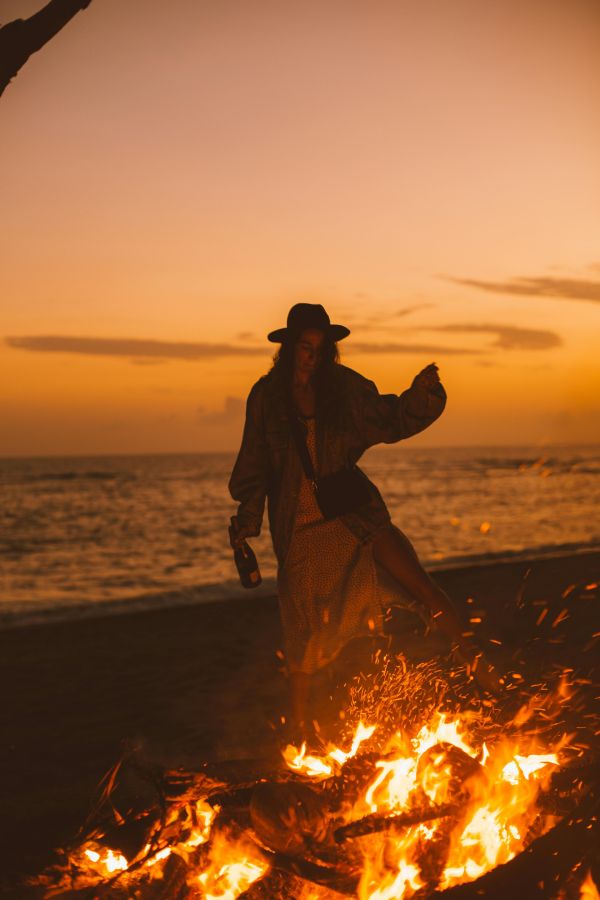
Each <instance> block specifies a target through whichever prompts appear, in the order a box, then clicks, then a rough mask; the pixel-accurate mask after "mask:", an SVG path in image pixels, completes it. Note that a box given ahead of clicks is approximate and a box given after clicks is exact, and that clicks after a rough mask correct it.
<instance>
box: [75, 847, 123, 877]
mask: <svg viewBox="0 0 600 900" xmlns="http://www.w3.org/2000/svg"><path fill="white" fill-rule="evenodd" d="M83 852H84V855H85V856H87V858H88V859H89V861H90V862H91V863H93V865H94V868H95V869H96V871H98V873H99V874H101V875H103V876H104V877H107V876H110V875H114V874H115V872H124V871H125V869H127V867H128V865H129V863H128V862H127V860H126V859H125V857H124V856H123V855H122V854H121V853H115V851H114V850H111V849H110V847H107V848H104V851H103V852H98V850H93V849H92V848H91V847H88V848H86V849H85V850H84V851H83Z"/></svg>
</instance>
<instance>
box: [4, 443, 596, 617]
mask: <svg viewBox="0 0 600 900" xmlns="http://www.w3.org/2000/svg"><path fill="white" fill-rule="evenodd" d="M234 460H235V454H234V453H205V454H173V455H160V456H150V455H148V456H141V455H140V456H98V457H64V458H58V457H52V458H44V459H42V458H36V459H32V458H28V459H1V460H0V494H1V503H0V627H11V626H16V625H19V624H22V623H42V622H45V621H51V620H56V619H58V618H63V619H64V618H73V617H79V616H88V615H96V614H98V613H103V612H109V611H110V612H123V611H128V610H133V609H151V608H157V607H161V606H168V605H174V604H185V603H199V602H206V601H211V600H219V599H226V598H228V597H232V596H234V595H236V596H239V595H240V594H243V593H245V592H244V589H243V588H241V586H240V584H239V581H238V579H237V573H236V570H235V568H234V564H233V560H232V554H231V550H230V547H229V543H228V537H227V527H228V524H229V517H230V516H231V515H232V514H233V513H234V512H235V506H234V504H233V503H232V501H231V499H230V497H229V494H228V491H227V481H228V478H229V474H230V472H231V468H232V466H233V462H234ZM361 466H362V468H364V470H365V471H366V472H367V474H368V475H369V477H371V478H372V479H373V481H374V482H375V483H376V484H377V485H378V487H379V489H380V490H381V492H382V494H383V497H384V499H385V500H386V502H387V504H388V508H389V510H390V513H391V516H392V519H393V521H394V522H395V523H396V524H397V525H398V526H399V527H400V528H401V529H402V530H403V531H404V532H405V533H406V534H407V535H408V537H409V538H410V540H411V541H412V542H413V544H414V545H415V548H416V550H417V552H418V554H419V556H420V558H421V560H422V561H423V563H424V564H425V565H426V566H428V567H430V568H432V569H435V568H443V567H445V568H448V567H451V566H458V565H464V564H469V563H486V562H491V561H498V560H504V559H515V558H523V559H526V558H534V557H540V556H544V555H548V554H557V553H560V552H580V551H584V550H591V549H598V548H600V516H599V515H598V512H599V509H600V446H581V447H578V446H572V447H566V446H561V447H545V448H543V449H540V448H531V447H529V448H528V447H479V448H473V447H469V448H451V449H448V448H444V449H420V448H411V447H407V446H404V445H402V444H396V445H394V446H392V447H382V446H380V447H376V448H373V449H372V450H370V451H368V453H367V454H365V456H364V457H363V459H362V461H361ZM251 543H252V546H253V547H254V550H255V551H256V554H257V556H258V559H259V563H260V567H261V572H262V575H263V579H264V581H263V585H262V586H261V587H260V588H259V589H258V590H257V591H256V592H252V594H251V593H250V592H248V596H249V597H250V596H254V595H256V596H262V595H266V594H272V593H273V592H274V584H275V583H274V576H275V569H276V563H275V558H274V555H273V550H272V547H271V541H270V536H269V531H268V526H267V524H266V514H265V523H264V527H263V532H262V534H261V535H260V537H258V538H255V539H254V540H253V541H252V542H251Z"/></svg>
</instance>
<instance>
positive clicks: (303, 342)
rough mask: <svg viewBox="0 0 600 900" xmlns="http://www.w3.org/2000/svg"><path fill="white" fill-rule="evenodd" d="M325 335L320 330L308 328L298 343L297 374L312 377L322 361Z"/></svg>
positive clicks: (295, 365)
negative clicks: (300, 373)
mask: <svg viewBox="0 0 600 900" xmlns="http://www.w3.org/2000/svg"><path fill="white" fill-rule="evenodd" d="M324 340H325V335H324V334H323V332H322V331H319V329H318V328H307V329H306V330H305V331H303V332H302V333H301V334H300V337H299V338H298V340H297V342H296V350H295V354H294V368H295V370H296V372H302V373H303V374H306V375H311V374H312V373H313V372H315V370H316V369H317V367H318V365H319V363H320V361H321V348H322V346H323V341H324Z"/></svg>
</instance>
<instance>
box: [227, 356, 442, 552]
mask: <svg viewBox="0 0 600 900" xmlns="http://www.w3.org/2000/svg"><path fill="white" fill-rule="evenodd" d="M445 405H446V392H445V391H444V388H443V387H442V386H441V385H438V386H437V388H436V390H435V392H431V391H429V392H425V393H423V392H421V391H418V390H417V389H416V388H415V387H414V385H413V386H412V387H410V388H408V390H406V391H404V392H403V393H402V394H400V396H396V395H395V394H380V393H379V391H378V390H377V388H376V386H375V384H374V383H373V382H372V381H369V380H368V379H367V378H365V377H364V376H362V375H360V374H359V373H358V372H355V371H354V370H353V369H349V368H348V367H347V366H343V365H339V364H338V365H336V366H335V367H334V374H333V380H332V382H331V388H330V390H329V391H328V396H327V397H326V398H325V400H324V402H323V404H322V405H321V406H320V407H318V408H317V418H316V445H317V446H316V449H317V474H318V475H328V474H330V473H331V472H336V471H338V470H339V469H342V468H347V467H350V466H352V465H354V464H355V463H356V462H357V461H358V460H359V459H360V457H361V456H362V454H363V453H364V452H365V450H367V449H368V448H369V447H372V446H373V445H374V444H379V443H385V444H392V443H395V442H396V441H401V440H404V439H405V438H408V437H411V436H412V435H413V434H418V433H419V432H420V431H423V430H424V429H425V428H428V427H429V425H431V424H432V422H435V420H436V419H437V418H439V416H440V415H441V414H442V412H443V410H444V407H445ZM292 414H293V412H292V411H291V407H290V405H289V400H287V399H286V391H285V388H284V386H283V383H282V381H281V376H279V375H278V373H277V372H276V370H271V372H269V373H268V374H267V375H264V376H263V377H262V378H260V379H259V380H258V381H257V382H256V384H255V385H254V386H253V387H252V389H251V391H250V394H249V396H248V401H247V404H246V422H245V425H244V433H243V438H242V445H241V448H240V451H239V454H238V457H237V460H236V463H235V465H234V467H233V471H232V473H231V478H230V481H229V491H230V493H231V496H232V497H233V499H234V500H236V501H238V503H239V508H238V513H237V515H238V519H239V522H240V524H241V525H243V526H245V527H247V528H248V529H249V533H250V535H258V534H259V533H260V529H261V524H262V519H263V513H264V507H265V500H266V501H267V502H268V516H269V527H270V530H271V537H272V540H273V549H274V550H275V555H276V556H277V560H278V562H279V564H280V565H283V563H284V561H285V557H286V555H287V551H288V548H289V545H290V541H291V537H292V533H293V529H294V516H295V510H296V503H297V499H298V492H299V489H300V484H301V481H302V477H303V474H304V473H303V469H302V464H301V462H300V457H299V455H298V450H297V448H296V445H295V443H294V439H293V437H292V433H291V430H290V420H289V417H290V415H292ZM368 484H369V491H370V494H371V498H370V500H369V502H368V503H366V504H364V505H363V506H361V507H360V509H359V510H357V511H356V512H352V513H348V514H346V515H343V516H341V519H342V521H343V522H344V524H345V525H346V526H347V527H348V528H349V529H350V531H352V532H353V533H354V534H355V535H356V537H357V538H358V539H359V540H360V541H368V540H369V539H371V538H372V537H373V535H374V533H375V532H376V531H377V529H378V528H380V527H381V526H382V525H386V524H389V522H390V516H389V513H388V510H387V507H386V505H385V503H384V501H383V498H382V496H381V494H380V493H379V491H378V490H377V488H376V487H375V485H374V484H373V482H371V481H369V482H368Z"/></svg>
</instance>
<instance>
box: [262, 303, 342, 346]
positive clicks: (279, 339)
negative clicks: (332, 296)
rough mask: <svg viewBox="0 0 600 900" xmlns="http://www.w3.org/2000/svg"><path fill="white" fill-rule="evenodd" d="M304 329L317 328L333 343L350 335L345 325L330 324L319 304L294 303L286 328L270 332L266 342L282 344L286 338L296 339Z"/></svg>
mask: <svg viewBox="0 0 600 900" xmlns="http://www.w3.org/2000/svg"><path fill="white" fill-rule="evenodd" d="M306 328H318V329H319V331H324V332H325V334H326V335H327V336H328V337H330V338H331V340H333V341H341V340H342V339H343V338H345V337H348V335H349V334H350V329H349V328H346V326H345V325H332V324H331V322H330V320H329V316H328V315H327V313H326V312H325V309H324V307H322V306H321V304H320V303H296V305H295V306H292V308H291V309H290V311H289V313H288V317H287V327H286V328H278V329H277V330H276V331H271V332H270V333H269V334H268V335H267V340H269V341H271V342H272V343H273V344H282V343H283V342H284V341H285V340H287V339H288V337H297V336H298V335H299V334H300V332H301V331H304V330H305V329H306Z"/></svg>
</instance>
